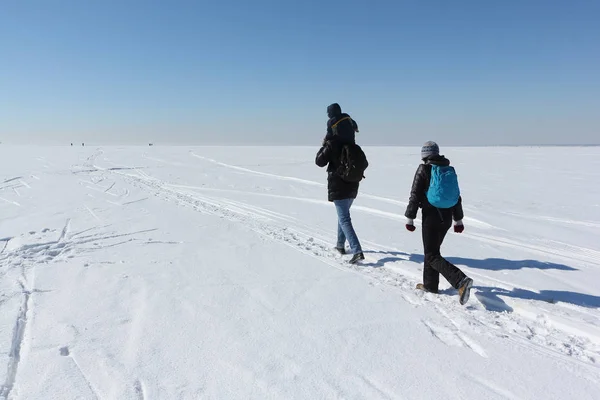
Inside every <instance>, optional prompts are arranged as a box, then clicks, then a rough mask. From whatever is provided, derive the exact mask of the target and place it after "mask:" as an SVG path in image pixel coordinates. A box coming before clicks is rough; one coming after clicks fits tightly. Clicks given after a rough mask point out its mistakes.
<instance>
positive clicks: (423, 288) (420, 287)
mask: <svg viewBox="0 0 600 400" xmlns="http://www.w3.org/2000/svg"><path fill="white" fill-rule="evenodd" d="M416 289H417V290H422V291H424V292H428V293H435V294H437V292H438V291H437V290H435V291H434V290H429V289H427V288H426V287H425V285H423V284H422V283H417V287H416Z"/></svg>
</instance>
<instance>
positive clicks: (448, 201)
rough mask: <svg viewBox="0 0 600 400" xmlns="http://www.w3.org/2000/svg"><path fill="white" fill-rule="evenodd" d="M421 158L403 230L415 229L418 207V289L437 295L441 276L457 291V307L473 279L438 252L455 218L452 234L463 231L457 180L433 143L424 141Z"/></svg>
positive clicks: (466, 298)
mask: <svg viewBox="0 0 600 400" xmlns="http://www.w3.org/2000/svg"><path fill="white" fill-rule="evenodd" d="M421 159H422V160H423V163H422V164H421V165H419V167H418V168H417V171H416V173H415V177H414V180H413V184H412V188H411V191H410V198H409V202H408V206H407V208H406V212H405V214H404V215H405V216H406V218H407V221H406V229H408V230H409V231H410V232H413V231H414V230H415V225H414V219H415V218H416V216H417V211H418V209H419V208H421V209H422V211H421V215H422V230H423V248H424V253H425V265H424V267H423V283H419V284H418V285H417V289H420V290H425V291H427V292H431V293H437V292H438V285H439V281H440V274H442V275H443V276H444V278H446V280H447V281H448V282H449V283H450V284H451V285H452V287H454V288H455V289H458V294H459V301H460V304H465V303H466V302H467V301H468V300H469V295H470V290H471V287H472V286H473V280H472V279H471V278H469V277H467V276H466V275H465V274H464V272H462V271H461V270H460V269H458V268H457V267H456V266H455V265H453V264H452V263H450V262H449V261H448V260H446V259H445V258H444V257H442V255H441V253H440V247H441V246H442V242H443V241H444V237H445V236H446V233H447V232H448V230H449V229H450V226H451V225H452V220H453V219H454V221H455V224H454V232H457V233H461V232H462V231H463V230H464V226H463V223H462V219H463V209H462V198H461V196H460V190H459V187H458V180H457V178H456V174H455V171H454V168H453V167H450V161H449V160H448V159H447V158H446V157H444V156H443V155H440V149H439V146H438V145H437V144H436V143H435V142H431V141H430V142H426V143H425V144H424V145H423V147H422V148H421Z"/></svg>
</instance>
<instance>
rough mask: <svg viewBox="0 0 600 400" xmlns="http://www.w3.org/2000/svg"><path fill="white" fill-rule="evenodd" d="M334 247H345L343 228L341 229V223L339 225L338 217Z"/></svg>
mask: <svg viewBox="0 0 600 400" xmlns="http://www.w3.org/2000/svg"><path fill="white" fill-rule="evenodd" d="M335 247H336V248H338V249H344V248H345V247H346V235H344V230H343V229H342V225H340V219H339V217H338V223H337V245H336V246H335Z"/></svg>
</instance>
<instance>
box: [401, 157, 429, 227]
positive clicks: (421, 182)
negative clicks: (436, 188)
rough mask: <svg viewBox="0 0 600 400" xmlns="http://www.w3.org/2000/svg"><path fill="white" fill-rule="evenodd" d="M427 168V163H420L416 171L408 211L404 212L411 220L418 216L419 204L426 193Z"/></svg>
mask: <svg viewBox="0 0 600 400" xmlns="http://www.w3.org/2000/svg"><path fill="white" fill-rule="evenodd" d="M425 168H426V167H425V165H424V164H421V165H419V168H417V172H415V177H414V179H413V184H412V187H411V189H410V197H409V199H408V205H407V206H406V212H405V213H404V216H405V217H406V218H408V219H409V220H414V219H415V218H416V217H417V211H418V210H419V206H420V205H421V202H422V201H423V196H424V195H425V188H426V187H427V179H426V174H425Z"/></svg>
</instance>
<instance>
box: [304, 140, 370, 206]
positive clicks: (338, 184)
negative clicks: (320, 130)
mask: <svg viewBox="0 0 600 400" xmlns="http://www.w3.org/2000/svg"><path fill="white" fill-rule="evenodd" d="M346 143H354V138H352V140H351V141H350V140H348V139H346V140H344V139H342V138H340V137H337V136H334V137H333V139H331V140H325V143H324V144H323V147H321V148H320V149H319V151H318V152H317V156H316V158H315V163H316V164H317V165H318V166H319V167H321V168H323V167H324V166H326V165H327V198H328V200H329V201H334V200H343V199H355V198H356V196H357V195H358V186H359V184H358V182H346V181H344V180H342V178H341V177H340V176H339V175H337V174H336V173H335V172H334V171H335V170H336V169H337V168H338V167H339V165H340V162H339V159H340V157H341V155H342V148H343V146H344V144H346Z"/></svg>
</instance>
